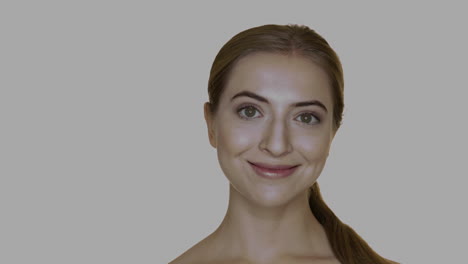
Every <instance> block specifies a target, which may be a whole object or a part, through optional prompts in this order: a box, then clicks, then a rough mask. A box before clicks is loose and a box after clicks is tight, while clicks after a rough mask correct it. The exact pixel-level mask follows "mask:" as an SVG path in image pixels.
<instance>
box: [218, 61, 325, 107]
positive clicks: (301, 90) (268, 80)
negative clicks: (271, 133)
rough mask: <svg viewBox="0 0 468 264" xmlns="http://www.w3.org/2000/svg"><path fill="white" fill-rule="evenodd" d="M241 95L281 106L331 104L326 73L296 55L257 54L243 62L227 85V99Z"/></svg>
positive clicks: (237, 66) (238, 63) (235, 68)
mask: <svg viewBox="0 0 468 264" xmlns="http://www.w3.org/2000/svg"><path fill="white" fill-rule="evenodd" d="M242 91H249V92H253V93H255V94H259V95H261V96H263V97H266V98H270V100H271V101H273V102H275V101H276V102H278V103H282V102H284V103H286V102H293V101H297V100H304V99H316V100H321V101H323V103H324V104H329V105H330V104H331V102H332V99H331V86H330V81H329V78H328V75H327V74H326V72H325V71H324V70H323V69H322V68H321V67H319V66H318V65H316V64H315V63H314V62H312V60H311V59H309V58H305V57H302V56H296V55H282V54H274V53H256V54H251V55H248V56H247V57H244V58H242V59H240V60H239V61H238V62H237V63H236V65H235V66H234V68H233V70H232V72H231V74H230V76H229V79H228V81H227V83H226V87H225V91H224V95H225V96H224V97H225V99H226V98H229V99H231V98H232V97H233V96H234V95H235V94H237V93H239V92H242ZM330 106H331V105H330Z"/></svg>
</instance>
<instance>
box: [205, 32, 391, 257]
mask: <svg viewBox="0 0 468 264" xmlns="http://www.w3.org/2000/svg"><path fill="white" fill-rule="evenodd" d="M256 52H270V53H276V54H278V53H279V54H285V55H294V56H302V57H306V58H310V59H311V60H312V61H313V62H314V63H315V64H317V65H318V66H320V67H321V68H322V69H323V70H324V71H325V72H326V74H327V75H328V77H329V81H330V87H331V89H332V91H331V93H332V98H333V128H334V131H335V132H336V131H337V130H338V128H339V127H340V125H341V121H342V116H343V108H344V98H343V89H344V80H343V70H342V66H341V62H340V60H339V58H338V56H337V55H336V53H335V51H334V50H333V49H332V48H331V47H330V45H329V44H328V43H327V41H326V40H325V39H324V38H322V37H321V36H320V35H319V34H317V33H316V32H315V31H314V30H312V29H310V28H308V27H306V26H300V25H264V26H259V27H254V28H251V29H247V30H245V31H242V32H240V33H239V34H237V35H235V36H234V37H233V38H231V39H230V40H229V41H228V42H227V43H226V44H225V45H224V46H223V47H222V48H221V50H220V51H219V53H218V54H217V55H216V58H215V60H214V62H213V65H212V67H211V71H210V77H209V81H208V94H209V103H210V111H211V112H212V113H213V114H216V112H217V109H218V105H219V101H220V97H221V94H222V93H223V91H224V88H225V85H226V82H227V81H228V78H229V74H230V72H231V71H232V69H233V67H234V66H235V65H236V62H237V61H239V59H241V58H243V57H245V56H247V55H249V54H252V53H256ZM309 206H310V209H311V210H312V213H313V214H314V216H315V217H316V218H317V220H318V221H319V223H320V224H321V225H322V226H323V227H324V229H325V231H326V234H327V237H328V240H329V241H330V244H331V247H332V249H333V252H334V254H335V257H336V258H337V259H338V260H339V261H340V262H341V263H343V264H367V263H369V264H371V263H372V264H381V263H382V264H387V263H396V262H392V261H390V260H387V259H385V258H383V257H381V256H380V255H378V254H377V253H376V252H375V251H373V250H372V248H371V247H370V246H369V245H368V244H367V243H366V242H365V241H364V240H363V239H362V238H361V237H360V236H359V235H358V234H357V233H356V232H355V231H354V230H353V229H352V228H351V227H349V226H348V225H346V224H344V223H343V222H341V220H340V219H339V218H338V217H337V216H336V215H335V214H334V213H333V212H332V211H331V209H330V208H329V207H328V206H327V205H326V204H325V202H324V201H323V199H322V196H321V194H320V188H319V186H318V183H317V182H315V183H314V184H313V185H312V186H311V187H310V189H309Z"/></svg>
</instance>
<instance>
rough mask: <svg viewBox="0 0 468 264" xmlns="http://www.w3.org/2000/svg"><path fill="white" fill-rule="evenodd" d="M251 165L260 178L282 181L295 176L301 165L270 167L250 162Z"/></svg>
mask: <svg viewBox="0 0 468 264" xmlns="http://www.w3.org/2000/svg"><path fill="white" fill-rule="evenodd" d="M249 164H250V166H251V167H252V169H253V170H254V171H255V173H256V174H257V175H258V176H260V177H262V178H267V179H280V178H285V177H288V176H289V175H291V174H293V173H294V172H295V171H296V169H297V168H298V167H299V165H295V166H290V165H269V164H263V163H253V162H249Z"/></svg>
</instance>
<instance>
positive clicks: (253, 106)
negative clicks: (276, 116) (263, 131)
mask: <svg viewBox="0 0 468 264" xmlns="http://www.w3.org/2000/svg"><path fill="white" fill-rule="evenodd" d="M248 107H252V108H253V109H255V111H257V112H259V113H260V110H258V108H257V107H256V106H255V105H252V104H243V105H241V106H239V108H237V111H236V112H237V114H238V116H239V117H240V118H242V119H244V120H251V119H254V118H257V117H245V116H242V115H241V114H240V112H241V111H242V110H245V109H246V108H248ZM304 114H310V115H311V116H313V118H315V119H316V120H317V121H316V122H313V123H304V122H301V121H298V122H300V123H302V124H304V125H308V126H312V125H315V124H318V123H320V122H321V120H320V118H319V117H318V116H317V115H316V114H315V113H313V112H303V113H300V114H299V115H298V116H297V117H300V116H301V115H304ZM297 117H296V118H297ZM296 118H295V119H294V120H296Z"/></svg>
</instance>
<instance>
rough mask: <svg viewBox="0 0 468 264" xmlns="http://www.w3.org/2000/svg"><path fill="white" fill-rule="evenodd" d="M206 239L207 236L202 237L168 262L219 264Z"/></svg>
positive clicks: (172, 263)
mask: <svg viewBox="0 0 468 264" xmlns="http://www.w3.org/2000/svg"><path fill="white" fill-rule="evenodd" d="M208 241H209V238H208V237H207V238H205V239H203V240H202V241H200V242H198V243H197V244H195V245H194V246H193V247H191V248H190V249H188V250H187V251H185V252H184V253H182V255H180V256H179V257H177V258H176V259H174V260H173V261H171V262H170V263H169V264H219V261H215V260H214V256H213V248H212V246H210V245H209V242H208ZM223 263H225V262H223ZM227 264H234V263H227ZM235 264H237V263H235Z"/></svg>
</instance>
